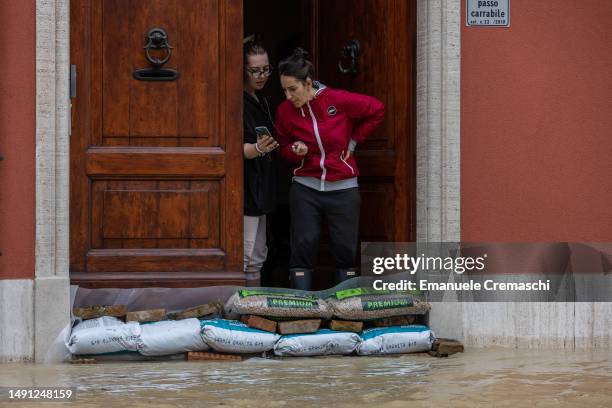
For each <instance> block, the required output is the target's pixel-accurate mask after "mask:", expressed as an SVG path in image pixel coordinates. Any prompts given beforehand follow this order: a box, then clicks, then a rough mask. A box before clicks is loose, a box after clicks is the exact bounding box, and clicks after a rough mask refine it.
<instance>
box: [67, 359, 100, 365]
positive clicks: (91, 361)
mask: <svg viewBox="0 0 612 408" xmlns="http://www.w3.org/2000/svg"><path fill="white" fill-rule="evenodd" d="M97 363H98V361H97V360H96V359H95V358H73V359H72V360H70V364H97Z"/></svg>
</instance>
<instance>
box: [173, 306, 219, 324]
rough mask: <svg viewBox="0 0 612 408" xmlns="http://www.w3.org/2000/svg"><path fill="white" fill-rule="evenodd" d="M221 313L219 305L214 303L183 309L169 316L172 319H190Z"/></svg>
mask: <svg viewBox="0 0 612 408" xmlns="http://www.w3.org/2000/svg"><path fill="white" fill-rule="evenodd" d="M216 313H219V306H217V305H216V304H213V303H207V304H205V305H200V306H195V307H192V308H189V309H185V310H181V311H180V312H175V313H169V314H168V318H169V319H172V320H183V319H190V318H192V317H203V316H208V315H212V314H216Z"/></svg>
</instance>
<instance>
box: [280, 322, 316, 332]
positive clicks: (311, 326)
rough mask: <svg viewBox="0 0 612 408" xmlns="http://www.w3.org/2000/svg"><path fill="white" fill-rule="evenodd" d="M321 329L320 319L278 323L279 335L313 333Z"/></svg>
mask: <svg viewBox="0 0 612 408" xmlns="http://www.w3.org/2000/svg"><path fill="white" fill-rule="evenodd" d="M319 327H321V319H308V320H294V321H292V322H279V323H278V332H279V333H280V334H297V333H314V332H316V331H317V330H319Z"/></svg>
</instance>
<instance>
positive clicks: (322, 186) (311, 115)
mask: <svg viewBox="0 0 612 408" xmlns="http://www.w3.org/2000/svg"><path fill="white" fill-rule="evenodd" d="M306 105H308V111H309V112H310V117H311V119H312V126H313V127H314V133H315V137H316V138H317V143H318V144H319V150H320V151H321V161H320V162H319V167H321V170H323V172H322V173H321V191H325V174H326V173H327V170H326V169H325V149H323V143H322V142H321V136H320V135H319V126H318V125H317V119H316V118H315V116H314V113H313V112H312V108H311V107H310V103H308V101H306Z"/></svg>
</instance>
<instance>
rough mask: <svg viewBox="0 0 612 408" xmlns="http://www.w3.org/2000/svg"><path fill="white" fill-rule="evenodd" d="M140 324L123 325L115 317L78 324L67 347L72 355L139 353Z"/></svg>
mask: <svg viewBox="0 0 612 408" xmlns="http://www.w3.org/2000/svg"><path fill="white" fill-rule="evenodd" d="M140 333H141V331H140V324H138V322H129V323H123V322H122V321H121V320H119V319H117V318H114V317H108V316H104V317H99V318H97V319H91V320H86V321H84V322H81V323H79V324H77V325H76V326H75V327H74V328H73V329H72V333H71V334H70V338H69V339H68V343H67V344H66V346H67V347H68V350H70V352H71V353H72V354H105V353H116V352H121V351H137V349H138V345H139V343H140Z"/></svg>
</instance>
